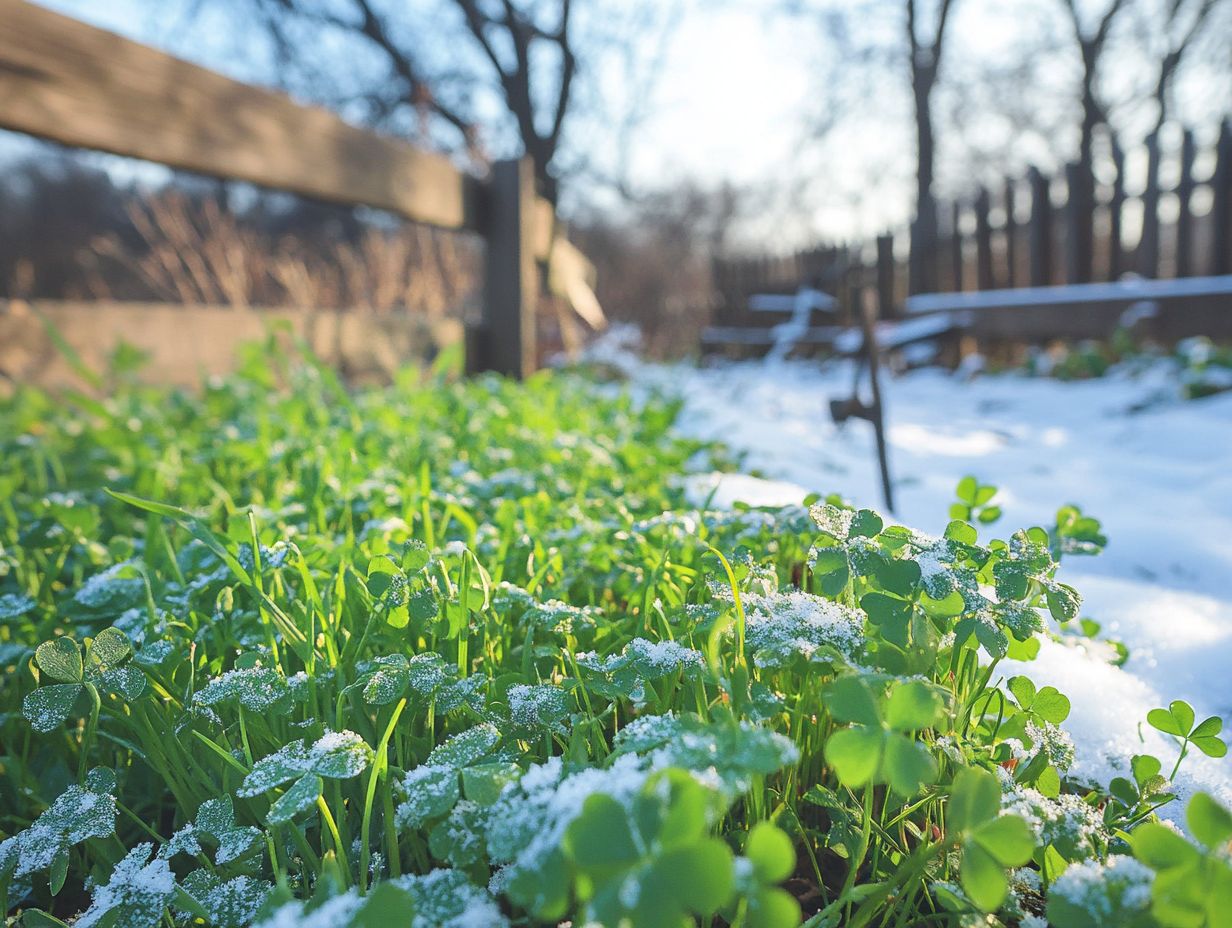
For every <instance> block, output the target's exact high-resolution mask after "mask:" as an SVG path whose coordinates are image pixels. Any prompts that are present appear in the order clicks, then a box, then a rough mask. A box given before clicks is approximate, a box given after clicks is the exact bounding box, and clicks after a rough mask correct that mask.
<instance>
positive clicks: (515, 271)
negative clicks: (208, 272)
mask: <svg viewBox="0 0 1232 928" xmlns="http://www.w3.org/2000/svg"><path fill="white" fill-rule="evenodd" d="M0 128H3V129H11V130H15V131H18V132H23V133H26V134H29V135H33V136H36V137H39V138H44V139H49V140H52V141H55V142H59V143H61V144H64V145H68V146H72V147H77V148H89V149H95V150H99V151H106V152H111V153H113V154H117V155H123V156H127V157H133V158H141V159H144V160H147V161H153V162H157V163H159V164H164V165H167V166H169V167H173V168H178V169H184V170H188V171H193V172H197V173H201V174H206V175H210V176H214V177H220V178H224V179H230V180H241V181H247V182H250V183H254V184H257V185H260V186H263V187H271V188H275V189H279V190H287V191H290V192H293V193H297V194H301V195H305V196H309V197H313V198H317V199H322V200H328V201H332V202H336V203H342V204H347V205H363V206H371V207H376V208H379V209H384V210H389V211H391V212H393V213H396V214H397V215H399V216H401V217H403V218H405V219H408V220H410V221H412V222H419V223H425V224H428V225H433V226H439V227H441V228H444V229H449V230H456V231H462V232H473V233H477V234H479V235H481V236H482V237H483V238H484V239H485V241H486V243H487V259H486V268H485V272H486V275H487V280H486V285H485V294H486V297H485V301H484V318H483V324H482V325H481V326H480V327H478V328H477V329H476V330H475V331H473V332H471V333H470V334H469V336H468V354H469V357H468V366H469V367H470V368H471V369H472V370H487V369H490V370H496V371H499V372H501V373H505V374H511V375H514V376H525V375H527V374H529V373H530V372H531V371H532V370H533V369H534V367H535V359H536V344H535V317H534V313H535V308H536V305H537V302H538V293H539V281H540V278H541V277H543V278H544V279H545V280H546V283H547V286H548V288H549V289H550V290H551V292H553V293H556V294H558V295H560V296H562V297H564V298H565V299H566V300H567V301H568V303H569V304H570V305H571V306H572V307H573V308H574V309H575V310H576V311H577V313H578V314H579V315H580V316H581V317H582V318H583V320H585V321H586V322H587V323H588V324H589V325H591V326H592V327H594V328H599V327H602V325H603V324H604V317H603V312H602V310H601V309H600V307H599V305H598V302H597V301H596V300H595V297H594V293H593V289H592V287H593V280H594V268H593V266H592V265H591V264H590V262H589V261H587V260H586V258H585V256H583V255H582V254H581V252H579V251H578V250H577V249H576V248H575V247H574V246H573V245H572V244H571V243H570V242H569V241H568V239H567V238H565V237H564V235H563V226H562V225H561V224H560V223H559V222H558V221H557V219H556V214H555V209H554V207H553V206H552V204H551V203H550V202H548V201H547V200H545V199H543V198H542V197H540V196H538V194H537V192H536V191H535V188H534V184H533V181H531V180H529V179H528V169H529V167H528V165H529V162H527V161H526V159H521V160H520V161H511V162H500V163H498V164H496V165H495V166H494V169H493V171H492V175H491V177H490V178H483V179H481V178H477V177H475V176H472V175H470V174H468V173H466V172H464V171H461V170H459V169H458V168H457V167H456V166H455V165H454V164H453V163H452V162H451V161H450V159H449V158H447V157H445V156H443V155H440V154H437V153H434V152H428V151H424V150H422V149H419V148H416V147H415V146H413V145H411V144H409V143H407V142H404V141H401V140H399V139H394V138H390V137H388V136H382V135H378V134H376V133H374V132H369V131H366V130H363V129H359V128H356V127H354V126H352V125H350V124H348V123H347V122H345V121H344V120H342V119H341V118H340V117H339V116H337V115H336V114H334V113H332V112H330V111H329V110H326V109H323V108H321V107H316V106H305V105H303V104H300V103H296V102H295V101H293V100H291V99H290V98H289V97H287V96H285V95H283V94H280V93H276V92H274V91H271V90H266V89H262V88H259V87H254V86H251V85H248V84H244V83H241V82H239V81H234V80H231V79H230V78H227V77H224V76H223V75H221V74H218V73H216V72H213V71H210V70H208V69H206V68H202V67H200V66H198V65H194V64H191V63H190V62H187V61H183V60H181V59H178V58H175V57H173V56H171V55H168V54H165V53H163V52H160V51H158V50H156V49H153V48H150V47H148V46H145V45H142V44H140V43H138V42H134V41H132V40H130V39H126V38H124V37H122V36H119V35H116V34H115V33H112V32H108V31H106V30H104V29H99V28H96V27H94V26H90V25H88V24H86V23H82V22H80V21H78V20H75V19H72V18H70V17H67V16H63V15H61V14H59V13H55V12H52V11H51V10H47V9H44V8H42V7H39V6H36V5H34V4H32V3H28V2H25V0H0Z"/></svg>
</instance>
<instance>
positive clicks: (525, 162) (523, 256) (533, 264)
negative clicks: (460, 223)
mask: <svg viewBox="0 0 1232 928" xmlns="http://www.w3.org/2000/svg"><path fill="white" fill-rule="evenodd" d="M535 203H536V198H535V166H534V164H533V163H532V162H531V160H530V159H529V158H521V159H519V160H516V161H498V162H496V164H494V165H493V166H492V181H491V204H490V205H491V215H490V216H489V217H488V229H487V239H488V242H487V244H488V250H487V258H486V270H485V279H484V300H483V311H484V317H483V326H482V328H481V329H480V330H479V331H478V332H476V333H474V334H473V335H472V344H471V345H470V346H469V348H470V350H469V351H468V355H469V357H468V358H467V364H468V366H469V367H470V368H471V370H472V371H481V370H484V371H496V372H497V373H499V374H505V375H507V376H510V377H519V378H520V377H528V376H530V375H531V374H532V373H534V370H535V367H536V364H537V360H538V358H537V351H536V347H535V334H536V320H535V309H536V307H537V306H538V303H539V263H538V261H537V260H536V255H535V218H536V212H537V211H536V208H535Z"/></svg>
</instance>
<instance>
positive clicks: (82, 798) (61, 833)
mask: <svg viewBox="0 0 1232 928" xmlns="http://www.w3.org/2000/svg"><path fill="white" fill-rule="evenodd" d="M108 787H110V788H111V789H114V787H115V776H114V774H111V771H101V770H100V771H98V772H96V771H91V773H90V776H89V777H87V786H86V787H81V786H70V787H69V788H68V789H66V790H65V791H64V792H63V793H61V794H60V796H59V797H58V798H57V799H56V800H55V801H54V802H53V803H52V804H51V805H50V806H49V807H48V808H47V810H46V811H45V812H43V814H42V815H40V816H39V817H38V818H37V819H35V820H34V823H33V824H32V825H31V826H30V827H29V828H27V829H25V830H24V831H20V832H18V833H17V834H15V835H14V836H13V837H11V838H9V839H8V840H7V841H5V842H3V843H0V874H4V873H10V874H12V875H13V876H15V877H17V878H18V879H20V878H22V877H26V876H29V875H30V874H32V873H36V872H38V871H40V870H46V869H48V868H50V867H52V865H53V864H54V863H56V861H57V859H58V858H59V859H62V860H63V861H64V862H65V863H67V861H68V849H69V848H70V847H72V846H73V845H75V844H80V843H81V842H82V841H85V840H86V839H88V838H105V837H107V836H109V835H111V834H114V833H115V821H116V801H115V797H114V796H112V795H111V794H110V792H109V791H108Z"/></svg>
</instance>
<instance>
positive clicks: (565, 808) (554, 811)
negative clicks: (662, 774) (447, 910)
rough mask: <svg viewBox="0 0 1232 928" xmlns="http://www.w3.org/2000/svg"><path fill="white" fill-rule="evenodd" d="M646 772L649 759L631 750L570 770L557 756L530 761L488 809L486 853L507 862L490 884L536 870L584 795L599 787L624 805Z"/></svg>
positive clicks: (495, 888)
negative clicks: (610, 760) (604, 765)
mask: <svg viewBox="0 0 1232 928" xmlns="http://www.w3.org/2000/svg"><path fill="white" fill-rule="evenodd" d="M648 776H649V770H648V765H647V763H646V762H645V761H644V760H643V759H642V758H639V757H637V756H636V755H632V754H626V755H623V756H620V757H617V758H616V759H615V760H614V761H613V763H612V764H611V766H610V767H607V768H600V767H585V768H582V769H580V770H577V771H575V772H570V773H567V772H566V771H565V768H564V765H563V764H562V763H561V760H560V758H559V757H553V758H551V759H550V760H548V761H547V762H545V763H543V764H536V765H534V766H532V767H531V768H530V769H529V770H527V772H526V773H525V775H523V777H522V778H521V779H520V780H518V782H517V783H513V784H510V785H509V786H508V787H506V788H505V790H504V792H503V793H501V796H500V798H499V799H498V800H497V801H496V803H495V804H493V805H492V806H491V807H489V809H488V816H487V848H488V856H489V858H490V860H491V862H492V863H494V864H498V865H499V864H504V865H505V866H504V867H503V869H501V870H500V871H499V872H498V873H497V874H496V875H495V876H494V877H493V878H492V881H491V883H490V884H489V887H488V888H489V889H490V890H491V891H492V892H502V891H504V889H505V888H506V887H508V886H509V884H510V883H511V882H513V881H514V880H516V879H517V877H518V875H519V874H520V873H523V872H536V871H537V869H538V868H539V867H540V866H541V864H542V861H543V859H544V858H545V857H546V856H547V855H548V854H550V853H552V852H553V851H554V850H556V849H557V848H558V847H559V845H560V842H561V840H562V839H563V837H564V834H565V831H566V830H567V829H568V827H569V825H570V823H571V822H572V821H573V820H574V819H575V818H576V817H577V816H578V815H580V814H581V812H582V806H583V804H584V803H585V802H586V799H587V798H588V797H590V796H592V795H594V794H595V793H603V794H605V795H607V796H610V797H611V798H613V799H615V800H616V801H617V802H619V803H621V804H622V805H626V806H627V805H628V804H629V803H631V802H632V799H633V796H634V795H636V794H637V793H638V792H639V791H640V790H641V788H642V786H643V785H644V784H645V782H646V778H647V777H648Z"/></svg>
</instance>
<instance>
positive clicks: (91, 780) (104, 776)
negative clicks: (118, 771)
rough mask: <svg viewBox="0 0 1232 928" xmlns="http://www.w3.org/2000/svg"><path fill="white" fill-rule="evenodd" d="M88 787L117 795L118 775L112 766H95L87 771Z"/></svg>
mask: <svg viewBox="0 0 1232 928" xmlns="http://www.w3.org/2000/svg"><path fill="white" fill-rule="evenodd" d="M86 789H88V790H91V791H92V792H95V793H111V794H112V795H115V791H116V775H115V771H114V770H112V769H111V768H110V767H94V768H92V769H91V770H90V771H89V772H87V773H86Z"/></svg>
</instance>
